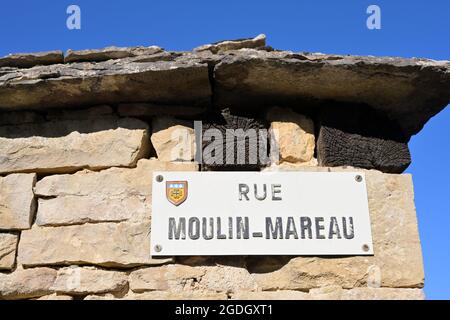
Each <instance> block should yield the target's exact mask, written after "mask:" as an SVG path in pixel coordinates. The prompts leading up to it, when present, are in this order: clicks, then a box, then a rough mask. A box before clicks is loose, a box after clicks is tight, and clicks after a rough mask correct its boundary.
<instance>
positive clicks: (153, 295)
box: [84, 291, 228, 300]
mask: <svg viewBox="0 0 450 320" xmlns="http://www.w3.org/2000/svg"><path fill="white" fill-rule="evenodd" d="M227 298H228V296H227V295H226V294H225V293H217V292H204V291H181V292H171V291H148V292H144V293H133V292H129V293H128V294H126V295H125V296H123V297H115V296H114V295H112V294H106V295H89V296H87V297H85V298H84V300H227Z"/></svg>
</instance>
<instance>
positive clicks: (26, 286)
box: [0, 268, 56, 299]
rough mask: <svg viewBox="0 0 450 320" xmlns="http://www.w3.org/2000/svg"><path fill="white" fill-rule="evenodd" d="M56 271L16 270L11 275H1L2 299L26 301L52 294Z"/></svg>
mask: <svg viewBox="0 0 450 320" xmlns="http://www.w3.org/2000/svg"><path fill="white" fill-rule="evenodd" d="M55 279H56V270H54V269H50V268H32V269H22V270H16V271H14V272H13V273H10V274H3V273H0V298H2V299H26V298H34V297H41V296H45V295H48V294H50V293H52V290H51V289H50V288H51V287H52V285H53V283H54V282H55Z"/></svg>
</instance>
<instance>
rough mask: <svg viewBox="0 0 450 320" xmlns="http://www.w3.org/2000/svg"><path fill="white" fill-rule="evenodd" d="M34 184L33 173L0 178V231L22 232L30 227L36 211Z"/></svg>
mask: <svg viewBox="0 0 450 320" xmlns="http://www.w3.org/2000/svg"><path fill="white" fill-rule="evenodd" d="M0 148H1V146H0ZM0 158H1V155H0ZM35 183H36V174H34V173H33V174H10V175H8V176H6V177H0V230H2V229H3V230H23V229H29V228H30V227H31V222H32V220H33V216H34V213H35V210H36V203H35V199H34V193H33V187H34V184H35Z"/></svg>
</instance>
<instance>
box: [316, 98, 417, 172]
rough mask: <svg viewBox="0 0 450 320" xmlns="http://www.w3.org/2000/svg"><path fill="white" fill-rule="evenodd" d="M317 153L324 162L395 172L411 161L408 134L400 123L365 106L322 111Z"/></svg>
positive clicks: (330, 164) (403, 168) (401, 169)
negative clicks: (403, 133) (401, 128)
mask: <svg viewBox="0 0 450 320" xmlns="http://www.w3.org/2000/svg"><path fill="white" fill-rule="evenodd" d="M317 156H318V161H319V164H320V165H321V166H329V167H337V166H353V167H358V168H365V169H377V170H380V171H383V172H391V173H401V172H403V171H404V170H405V169H406V168H407V167H408V166H409V164H410V163H411V155H410V153H409V149H408V144H407V142H406V138H405V136H403V135H401V130H400V129H399V128H398V126H397V125H396V124H395V123H393V122H392V121H390V120H389V119H385V118H383V117H382V116H380V115H377V114H376V113H375V112H373V111H371V110H367V109H366V108H363V107H362V106H355V107H339V108H337V107H334V108H333V107H330V108H325V109H323V110H322V111H321V114H320V132H319V137H318V139H317Z"/></svg>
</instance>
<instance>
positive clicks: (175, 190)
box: [166, 181, 188, 206]
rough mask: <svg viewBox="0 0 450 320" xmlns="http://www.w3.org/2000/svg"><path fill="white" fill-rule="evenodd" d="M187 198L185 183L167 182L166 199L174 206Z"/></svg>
mask: <svg viewBox="0 0 450 320" xmlns="http://www.w3.org/2000/svg"><path fill="white" fill-rule="evenodd" d="M187 196H188V183H187V181H167V182H166V197H167V200H169V202H170V203H172V204H173V205H175V206H179V205H180V204H182V203H183V202H184V201H185V200H186V198H187Z"/></svg>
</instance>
